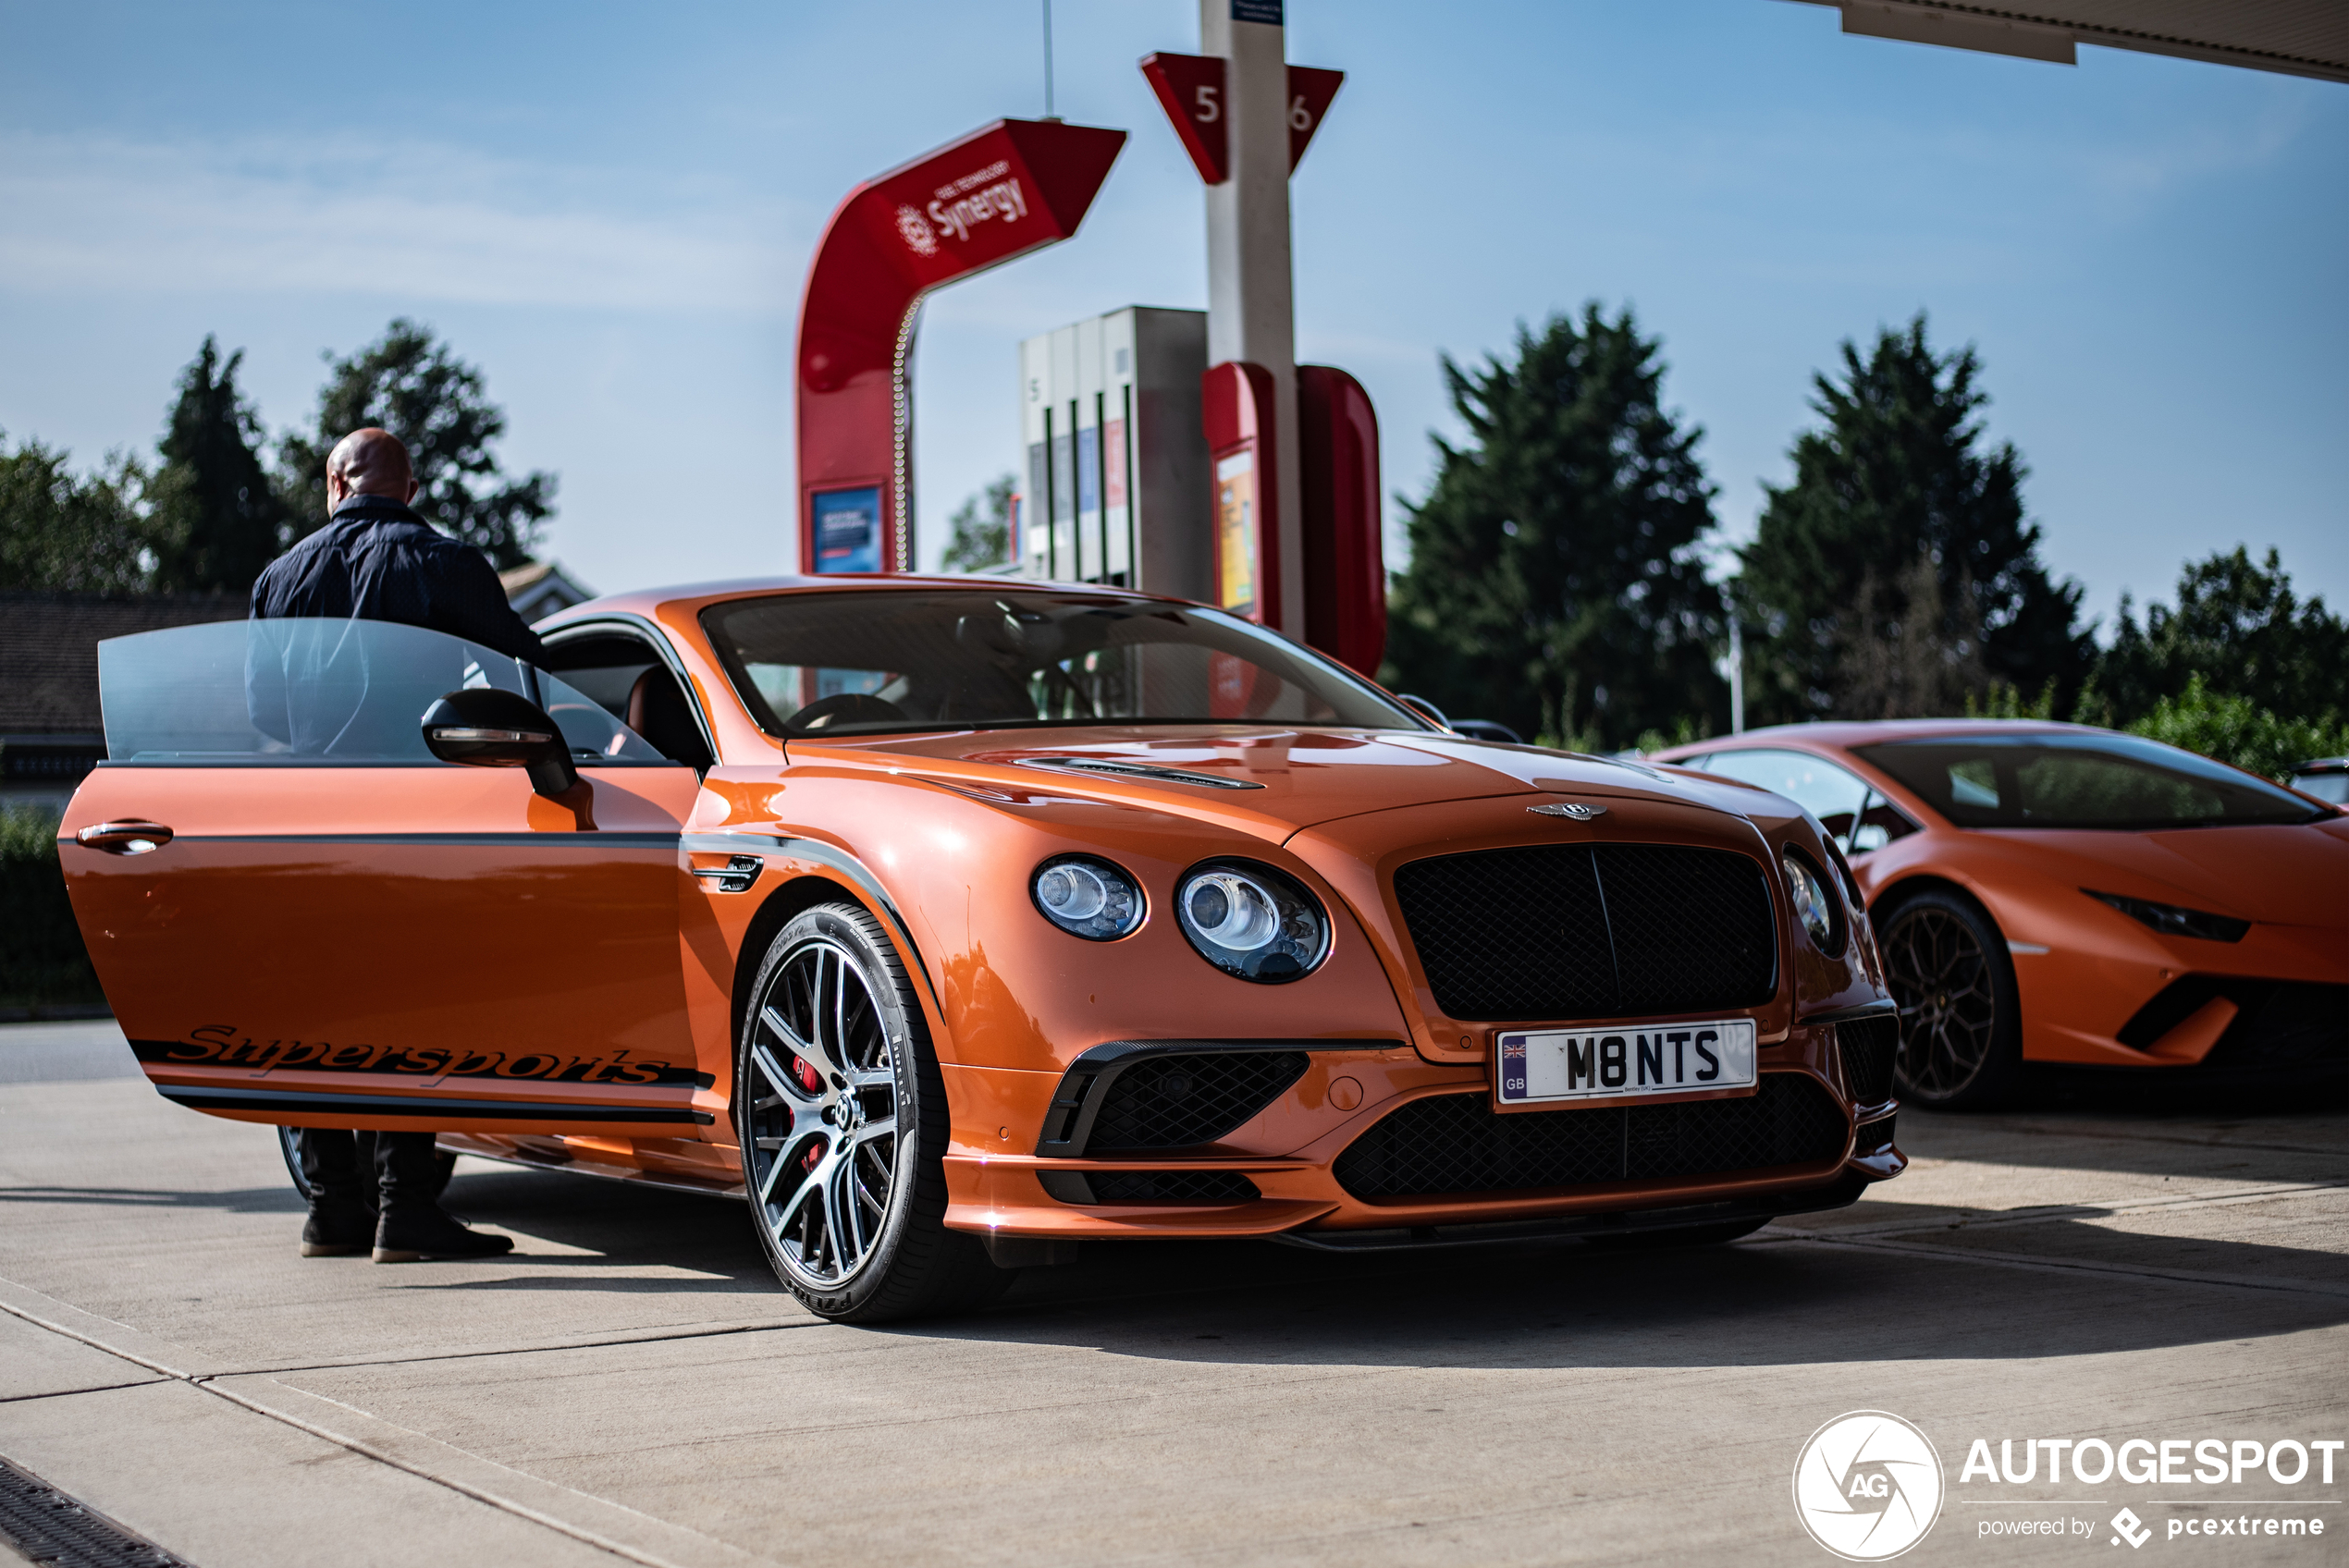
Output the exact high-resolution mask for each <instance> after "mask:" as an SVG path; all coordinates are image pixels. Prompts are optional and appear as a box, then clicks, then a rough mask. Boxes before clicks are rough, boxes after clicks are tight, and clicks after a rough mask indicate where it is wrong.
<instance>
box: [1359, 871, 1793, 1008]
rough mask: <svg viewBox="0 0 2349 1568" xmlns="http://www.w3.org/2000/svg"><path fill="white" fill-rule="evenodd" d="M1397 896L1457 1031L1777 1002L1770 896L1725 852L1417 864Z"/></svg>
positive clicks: (1759, 875)
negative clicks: (1462, 1026)
mask: <svg viewBox="0 0 2349 1568" xmlns="http://www.w3.org/2000/svg"><path fill="white" fill-rule="evenodd" d="M1395 896H1396V901H1397V902H1398V903H1400V904H1401V906H1402V910H1403V920H1404V924H1405V925H1406V926H1408V928H1409V931H1410V936H1411V944H1412V946H1414V947H1415V948H1417V949H1419V955H1420V968H1421V969H1423V970H1424V971H1425V972H1426V974H1427V981H1428V985H1429V986H1430V987H1431V988H1432V989H1433V991H1434V993H1435V1002H1436V1005H1437V1006H1438V1007H1440V1008H1442V1009H1443V1010H1444V1011H1445V1013H1446V1014H1447V1015H1449V1016H1451V1017H1453V1018H1458V1019H1481V1020H1496V1021H1497V1020H1516V1019H1551V1018H1557V1019H1566V1018H1632V1017H1641V1016H1645V1015H1649V1014H1658V1013H1690V1012H1705V1011H1714V1010H1718V1009H1728V1008H1740V1007H1753V1006H1755V1005H1756V1004H1758V1003H1761V1002H1765V1001H1767V1000H1769V999H1770V996H1771V993H1772V992H1773V991H1775V990H1776V989H1777V934H1776V927H1775V925H1774V924H1773V922H1772V919H1771V914H1770V889H1769V885H1768V884H1767V883H1766V882H1765V881H1764V880H1763V871H1762V866H1761V864H1760V863H1759V862H1757V861H1755V860H1753V859H1751V858H1749V857H1748V856H1745V855H1741V854H1737V853H1734V852H1732V851H1726V850H1701V849H1689V848H1682V847H1678V846H1671V845H1659V844H1600V845H1595V846H1585V845H1571V846H1569V845H1540V846H1534V847H1530V848H1525V849H1509V850H1481V851H1475V852H1473V853H1470V854H1461V855H1445V856H1441V857H1439V858H1436V859H1433V860H1420V861H1413V862H1411V863H1410V864H1408V865H1405V866H1403V867H1401V868H1400V869H1399V870H1397V871H1396V874H1395Z"/></svg>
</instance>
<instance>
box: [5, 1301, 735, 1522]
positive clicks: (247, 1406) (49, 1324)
mask: <svg viewBox="0 0 2349 1568" xmlns="http://www.w3.org/2000/svg"><path fill="white" fill-rule="evenodd" d="M0 1284H6V1285H7V1286H9V1287H10V1288H11V1289H13V1290H15V1291H18V1292H22V1293H24V1294H27V1295H33V1296H39V1297H40V1298H41V1299H42V1300H43V1301H45V1302H49V1303H50V1304H51V1305H55V1306H58V1307H62V1308H64V1309H65V1310H66V1311H68V1312H70V1313H73V1314H74V1315H75V1316H77V1317H92V1318H96V1319H97V1321H100V1322H104V1323H110V1324H111V1323H113V1321H114V1320H113V1319H111V1318H98V1317H97V1315H96V1314H95V1313H87V1312H83V1311H82V1310H81V1309H80V1308H79V1307H76V1306H73V1305H71V1304H70V1303H67V1302H59V1301H56V1300H55V1298H54V1297H50V1296H46V1295H43V1294H42V1292H38V1291H33V1290H31V1289H30V1288H29V1287H26V1286H23V1285H19V1284H17V1283H16V1282H15V1281H14V1280H0ZM0 1312H6V1313H7V1314H8V1315H9V1316H10V1317H17V1318H19V1319H21V1320H23V1321H24V1322H27V1323H30V1324H31V1325H32V1326H33V1327H35V1328H37V1329H47V1330H48V1331H49V1332H51V1333H54V1334H57V1335H59V1336H61V1337H63V1338H66V1339H69V1340H73V1341H78V1342H79V1343H81V1344H85V1345H88V1346H90V1347H91V1348H92V1350H96V1351H100V1352H103V1353H105V1354H107V1355H111V1356H114V1357H116V1358H117V1359H118V1360H122V1361H127V1362H129V1363H130V1364H131V1365H133V1366H143V1367H145V1368H147V1369H148V1370H149V1371H151V1372H156V1373H160V1374H161V1375H162V1379H163V1380H167V1381H171V1382H178V1383H186V1384H188V1385H190V1386H191V1387H192V1388H196V1389H200V1390H203V1391H204V1392H206V1393H208V1394H211V1395H213V1396H214V1397H215V1398H217V1399H219V1400H221V1401H222V1402H223V1403H228V1404H230V1405H234V1406H236V1407H237V1408H239V1409H240V1410H244V1411H247V1412H249V1413H251V1414H253V1415H262V1416H265V1417H267V1418H268V1419H270V1420H273V1421H277V1422H279V1423H281V1424H283V1425H285V1426H289V1427H293V1428H295V1429H296V1430H298V1431H301V1432H306V1433H308V1434H309V1435H310V1436H312V1437H314V1438H318V1439H322V1440H324V1441H326V1442H329V1443H332V1444H334V1445H335V1446H336V1447H338V1448H341V1449H345V1450H348V1451H349V1452H352V1453H356V1454H358V1455H360V1456H361V1457H362V1458H364V1459H369V1460H372V1461H374V1462H375V1463H376V1464H383V1465H387V1466H388V1467H389V1468H391V1469H394V1470H398V1471H400V1472H401V1473H403V1474H406V1475H411V1476H415V1477H417V1478H418V1479H419V1480H423V1481H428V1482H430V1483H432V1484H433V1485H435V1486H438V1487H444V1488H448V1489H449V1490H450V1491H453V1492H456V1493H458V1494H459V1495H460V1496H462V1497H468V1498H471V1499H473V1501H476V1502H480V1503H484V1504H486V1505H487V1506H489V1507H492V1508H495V1509H498V1511H499V1512H501V1513H511V1514H513V1515H515V1516H516V1517H518V1518H522V1519H526V1520H528V1521H530V1522H531V1523H532V1524H535V1525H540V1526H542V1527H544V1528H547V1529H551V1530H553V1531H555V1532H556V1533H557V1534H559V1535H563V1536H567V1537H571V1538H572V1539H574V1540H577V1541H579V1542H581V1543H582V1544H583V1545H586V1546H591V1547H594V1548H596V1550H601V1551H607V1552H610V1553H611V1554H613V1555H614V1556H618V1557H622V1558H625V1559H627V1560H628V1561H630V1562H640V1563H643V1564H645V1568H688V1564H686V1563H684V1562H681V1561H679V1560H677V1559H675V1558H669V1557H661V1556H657V1555H654V1554H652V1553H650V1552H648V1551H646V1550H640V1549H638V1548H635V1547H632V1546H629V1545H627V1544H625V1543H623V1542H619V1541H615V1540H612V1539H610V1538H609V1537H605V1536H603V1535H601V1534H599V1533H597V1532H596V1531H593V1530H590V1529H588V1528H587V1527H586V1526H584V1525H572V1524H570V1523H568V1522H566V1521H564V1520H562V1519H561V1518H560V1516H559V1515H556V1514H552V1513H547V1512H546V1511H544V1510H542V1509H537V1508H534V1507H532V1506H531V1505H529V1504H528V1503H524V1502H523V1501H520V1500H518V1499H513V1498H508V1497H504V1496H501V1495H499V1494H498V1493H497V1492H496V1491H494V1490H492V1489H490V1488H477V1487H473V1486H468V1485H465V1484H464V1483H462V1482H461V1481H459V1480H457V1479H455V1478H454V1477H452V1476H445V1475H439V1474H436V1473H435V1472H434V1471H433V1470H431V1469H430V1468H427V1467H425V1466H424V1465H423V1464H419V1463H412V1462H407V1461H403V1460H401V1459H400V1458H398V1457H397V1456H395V1455H392V1454H389V1453H387V1452H381V1451H380V1450H379V1449H378V1448H376V1447H375V1446H374V1445H370V1444H368V1443H366V1442H364V1441H363V1440H362V1439H356V1438H351V1437H348V1436H345V1435H343V1434H340V1433H338V1432H336V1431H335V1430H333V1429H332V1428H331V1427H325V1426H321V1425H318V1424H315V1423H312V1422H307V1421H304V1420H302V1419H301V1418H300V1417H298V1416H295V1415H290V1414H288V1413H286V1412H282V1411H277V1410H274V1409H271V1408H270V1407H269V1406H267V1405H265V1404H263V1403H258V1402H256V1401H253V1400H252V1399H250V1398H245V1397H240V1395H239V1394H237V1393H236V1392H235V1391H233V1390H229V1389H227V1388H224V1387H221V1386H219V1381H218V1380H219V1379H221V1378H242V1377H255V1378H263V1379H264V1380H265V1381H269V1382H272V1383H275V1382H276V1379H275V1378H269V1377H268V1376H267V1375H266V1374H264V1373H246V1372H233V1371H215V1372H194V1371H189V1370H185V1369H183V1368H180V1367H177V1366H169V1365H167V1364H166V1363H163V1362H159V1361H156V1360H154V1359H153V1358H152V1357H150V1356H145V1355H141V1354H137V1353H136V1352H133V1351H130V1350H128V1349H126V1348H124V1347H122V1346H119V1345H114V1344H109V1343H107V1342H106V1341H105V1340H103V1339H100V1338H98V1337H97V1336H95V1335H93V1334H91V1333H87V1332H84V1331H82V1330H80V1329H74V1328H72V1327H69V1326H68V1325H67V1324H64V1323H60V1322H56V1321H55V1320H53V1319H51V1318H48V1317H43V1316H42V1315H40V1314H39V1313H36V1312H34V1311H31V1310H30V1309H29V1308H27V1307H25V1306H23V1305H20V1304H18V1303H16V1302H10V1301H6V1300H0ZM115 1326H116V1327H117V1328H120V1329H123V1330H124V1331H125V1332H127V1333H129V1334H131V1335H134V1336H136V1337H138V1338H140V1339H148V1338H152V1336H150V1335H146V1334H144V1333H142V1332H141V1330H139V1329H132V1328H130V1326H129V1325H128V1324H117V1325H115ZM160 1342H167V1341H160ZM175 1348H177V1347H175ZM122 1386H123V1387H126V1388H149V1387H154V1383H152V1382H149V1383H131V1384H125V1385H122ZM277 1387H279V1388H282V1389H284V1390H286V1392H287V1393H289V1394H291V1395H293V1396H295V1397H297V1398H301V1399H305V1400H316V1401H319V1402H320V1403H326V1404H330V1405H333V1406H335V1407H336V1408H337V1409H339V1410H345V1411H349V1412H351V1414H352V1415H356V1416H358V1417H359V1418H360V1419H362V1420H364V1421H367V1422H369V1423H371V1424H375V1425H380V1426H383V1427H388V1428H390V1429H391V1430H393V1431H395V1432H400V1433H404V1434H406V1435H408V1436H409V1437H411V1438H412V1439H413V1440H414V1441H415V1442H417V1443H420V1444H424V1445H428V1446H429V1447H431V1448H434V1449H437V1450H439V1451H442V1452H447V1453H450V1454H455V1455H458V1456H460V1457H461V1459H464V1460H467V1461H470V1462H472V1463H473V1464H479V1465H485V1466H487V1467H489V1468H491V1469H494V1470H496V1471H498V1472H500V1473H502V1474H504V1475H507V1476H514V1477H517V1478H518V1479H520V1480H523V1481H525V1482H529V1483H532V1484H535V1485H537V1486H541V1487H545V1488H549V1489H550V1490H553V1491H558V1492H561V1493H565V1494H568V1495H569V1496H572V1497H575V1498H578V1499H579V1500H581V1501H584V1502H587V1503H590V1504H592V1505H594V1506H596V1507H598V1508H608V1509H612V1510H615V1511H617V1512H620V1513H628V1514H633V1515H634V1516H635V1517H637V1518H639V1519H643V1520H645V1521H646V1523H648V1524H650V1525H654V1526H656V1527H658V1528H659V1529H661V1530H664V1531H674V1532H676V1533H678V1534H681V1535H684V1536H688V1537H693V1539H694V1541H695V1543H703V1544H706V1545H707V1547H709V1548H713V1549H715V1551H716V1554H717V1555H719V1556H722V1557H723V1558H724V1559H726V1560H727V1561H729V1562H739V1563H753V1562H761V1561H763V1560H762V1559H758V1558H755V1557H753V1556H751V1555H750V1554H749V1553H747V1552H744V1551H742V1550H741V1549H739V1548H736V1547H733V1546H730V1545H728V1544H727V1543H726V1542H723V1541H720V1540H719V1539H717V1538H716V1537H711V1536H705V1535H703V1534H702V1533H701V1532H700V1531H698V1530H695V1529H693V1528H691V1527H690V1526H687V1525H676V1524H672V1523H670V1521H668V1520H665V1519H659V1518H657V1517H655V1516H654V1515H652V1514H649V1513H643V1512H642V1511H641V1510H638V1509H633V1508H630V1507H628V1506H627V1505H626V1504H625V1503H618V1502H612V1501H609V1500H606V1499H603V1498H596V1497H591V1496H589V1495H588V1494H587V1493H584V1492H581V1491H578V1490H576V1489H574V1488H570V1487H565V1486H562V1485H561V1484H560V1482H555V1481H548V1480H547V1479H545V1478H544V1477H541V1476H532V1475H530V1474H529V1472H527V1471H523V1470H516V1469H514V1468H513V1467H512V1466H510V1465H506V1464H498V1461H496V1460H494V1459H489V1458H486V1457H485V1456H484V1455H481V1454H476V1453H473V1452H470V1451H468V1450H465V1449H461V1448H459V1447H457V1446H456V1445H455V1444H453V1443H445V1442H442V1441H441V1440H440V1439H437V1438H434V1437H429V1436H427V1435H425V1434H424V1433H422V1432H409V1430H408V1428H406V1427H399V1426H397V1425H396V1424H394V1423H391V1422H387V1421H384V1420H382V1418H381V1417H379V1416H373V1415H367V1413H366V1412H364V1411H361V1410H358V1409H356V1408H355V1407H353V1406H351V1405H347V1404H344V1403H342V1402H341V1401H339V1400H333V1399H328V1398H326V1396H325V1395H322V1394H313V1393H310V1392H309V1391H308V1390H302V1389H296V1388H293V1387H291V1386H290V1385H288V1384H282V1383H279V1384H277ZM76 1391H77V1392H92V1391H97V1390H76Z"/></svg>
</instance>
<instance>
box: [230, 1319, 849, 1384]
mask: <svg viewBox="0 0 2349 1568" xmlns="http://www.w3.org/2000/svg"><path fill="white" fill-rule="evenodd" d="M823 1327H826V1325H825V1324H824V1323H823V1322H822V1321H821V1320H820V1319H817V1318H810V1319H808V1320H807V1321H806V1322H804V1323H793V1322H785V1321H777V1322H773V1323H722V1324H719V1325H717V1326H715V1327H712V1328H707V1329H679V1330H675V1331H669V1330H662V1331H659V1332H655V1333H645V1334H621V1335H619V1336H618V1337H616V1338H612V1339H591V1338H583V1339H576V1340H544V1341H536V1342H534V1343H528V1344H518V1345H486V1346H483V1347H480V1348H478V1349H473V1350H452V1351H443V1352H440V1353H439V1354H423V1355H384V1356H361V1357H356V1358H354V1359H351V1360H349V1361H306V1362H302V1363H301V1364H300V1365H298V1366H240V1367H239V1368H237V1369H236V1370H235V1371H234V1372H215V1373H207V1374H206V1376H208V1377H216V1378H243V1377H254V1378H275V1377H278V1376H280V1375H282V1374H285V1373H289V1372H346V1371H358V1370H361V1369H363V1368H365V1367H369V1366H424V1365H425V1364H427V1363H430V1362H435V1361H478V1360H481V1359H483V1358H485V1357H489V1356H500V1355H545V1354H550V1353H552V1352H557V1351H566V1350H606V1349H609V1348H611V1347H613V1346H616V1345H657V1344H663V1343H666V1342H668V1341H672V1340H716V1339H724V1338H726V1337H727V1336H728V1335H731V1334H770V1333H774V1332H777V1331H779V1330H781V1329H819V1328H823Z"/></svg>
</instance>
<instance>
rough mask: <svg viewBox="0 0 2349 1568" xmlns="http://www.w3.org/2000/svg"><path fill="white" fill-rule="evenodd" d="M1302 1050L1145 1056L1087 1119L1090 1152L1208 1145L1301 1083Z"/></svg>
mask: <svg viewBox="0 0 2349 1568" xmlns="http://www.w3.org/2000/svg"><path fill="white" fill-rule="evenodd" d="M1309 1062H1310V1059H1309V1058H1308V1057H1307V1056H1306V1054H1305V1053H1304V1052H1303V1051H1202V1052H1199V1053H1198V1054H1196V1055H1191V1056H1161V1057H1151V1058H1149V1059H1147V1060H1142V1061H1139V1062H1137V1063H1135V1064H1134V1065H1133V1066H1131V1067H1129V1068H1127V1069H1126V1070H1125V1072H1121V1073H1119V1074H1118V1075H1117V1077H1116V1078H1115V1079H1114V1080H1113V1082H1112V1083H1111V1084H1110V1086H1109V1089H1108V1092H1107V1093H1106V1094H1105V1095H1104V1096H1102V1099H1101V1114H1100V1115H1099V1116H1097V1117H1095V1118H1094V1120H1093V1134H1092V1136H1091V1137H1090V1138H1089V1139H1088V1140H1087V1142H1086V1145H1085V1146H1086V1150H1087V1152H1088V1153H1095V1154H1098V1153H1101V1152H1102V1151H1105V1150H1110V1149H1174V1148H1187V1147H1189V1146H1191V1145H1195V1144H1211V1143H1213V1142H1214V1141H1215V1140H1216V1139H1218V1138H1220V1137H1223V1136H1224V1134H1225V1133H1229V1132H1231V1131H1232V1130H1233V1129H1234V1128H1236V1127H1237V1126H1239V1125H1240V1123H1242V1122H1244V1121H1247V1120H1248V1118H1249V1117H1251V1116H1254V1115H1255V1114H1256V1113H1257V1112H1258V1111H1260V1110H1262V1109H1264V1108H1265V1107H1266V1106H1268V1105H1270V1104H1272V1103H1273V1097H1274V1096H1277V1095H1279V1094H1280V1093H1281V1092H1282V1091H1283V1090H1285V1089H1286V1088H1287V1087H1288V1086H1289V1085H1290V1084H1294V1083H1296V1082H1297V1080H1298V1079H1299V1078H1302V1077H1304V1076H1305V1069H1306V1067H1307V1066H1308V1065H1309Z"/></svg>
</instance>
